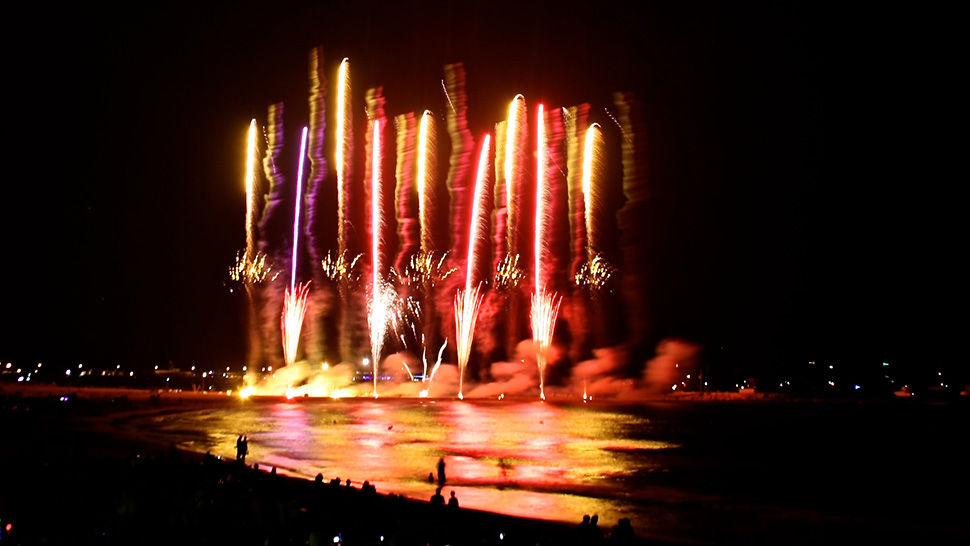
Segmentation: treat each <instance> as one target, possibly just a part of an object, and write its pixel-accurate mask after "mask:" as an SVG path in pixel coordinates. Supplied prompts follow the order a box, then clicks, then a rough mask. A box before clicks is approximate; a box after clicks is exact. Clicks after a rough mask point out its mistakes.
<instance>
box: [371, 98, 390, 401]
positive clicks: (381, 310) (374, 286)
mask: <svg viewBox="0 0 970 546" xmlns="http://www.w3.org/2000/svg"><path fill="white" fill-rule="evenodd" d="M381 121H382V118H381V117H375V118H374V120H373V122H372V124H373V126H374V127H373V131H372V135H373V136H372V139H371V161H370V165H371V168H370V171H371V176H370V179H371V180H370V183H371V185H370V201H371V203H370V205H371V206H370V209H371V210H370V221H371V226H370V228H371V229H370V232H371V249H370V250H371V289H370V301H369V302H368V306H367V307H368V309H367V322H368V326H369V329H370V351H371V365H372V366H373V368H372V369H373V371H374V398H377V378H378V375H379V372H378V366H379V365H380V361H381V349H383V347H384V338H385V336H386V335H387V326H388V324H389V322H390V318H391V306H392V304H393V301H394V298H393V296H391V295H390V294H389V292H390V287H389V286H385V285H384V283H383V282H382V281H381V226H383V224H384V219H383V217H382V216H381V209H382V207H381V196H382V195H383V193H384V192H383V188H382V180H381V155H382V150H381Z"/></svg>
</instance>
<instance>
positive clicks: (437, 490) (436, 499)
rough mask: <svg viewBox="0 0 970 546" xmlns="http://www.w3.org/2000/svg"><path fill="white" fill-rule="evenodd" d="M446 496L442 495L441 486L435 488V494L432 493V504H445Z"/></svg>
mask: <svg viewBox="0 0 970 546" xmlns="http://www.w3.org/2000/svg"><path fill="white" fill-rule="evenodd" d="M444 505H445V498H444V497H443V496H441V488H440V487H438V488H435V490H434V495H431V506H444Z"/></svg>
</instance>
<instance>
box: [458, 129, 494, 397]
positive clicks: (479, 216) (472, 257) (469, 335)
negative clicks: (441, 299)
mask: <svg viewBox="0 0 970 546" xmlns="http://www.w3.org/2000/svg"><path fill="white" fill-rule="evenodd" d="M489 144H490V142H489V135H487V134H486V135H485V136H484V137H482V151H481V153H480V155H479V157H478V174H477V175H476V177H475V190H474V194H473V195H472V198H473V199H474V201H473V202H472V215H471V224H470V226H469V230H468V254H467V258H466V259H465V290H464V291H462V290H461V289H459V290H458V293H457V294H455V338H456V340H457V346H458V398H459V399H462V398H464V393H463V392H462V387H463V384H464V378H465V367H466V366H467V365H468V355H469V353H470V352H471V348H472V341H473V340H474V338H475V322H476V321H477V319H478V309H479V307H480V306H481V304H482V296H481V294H480V290H481V283H478V284H474V278H475V273H476V269H477V268H478V248H477V247H478V241H479V239H481V238H482V233H483V232H485V230H487V229H488V212H487V211H486V210H485V207H484V206H483V204H484V203H485V202H487V200H488V198H489V193H490V191H489V187H488V165H489Z"/></svg>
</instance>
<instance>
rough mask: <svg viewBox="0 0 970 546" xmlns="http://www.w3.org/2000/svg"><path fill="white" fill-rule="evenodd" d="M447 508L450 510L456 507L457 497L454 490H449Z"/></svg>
mask: <svg viewBox="0 0 970 546" xmlns="http://www.w3.org/2000/svg"><path fill="white" fill-rule="evenodd" d="M448 508H449V509H451V510H457V509H458V497H456V496H455V491H454V490H452V491H451V497H450V498H449V499H448Z"/></svg>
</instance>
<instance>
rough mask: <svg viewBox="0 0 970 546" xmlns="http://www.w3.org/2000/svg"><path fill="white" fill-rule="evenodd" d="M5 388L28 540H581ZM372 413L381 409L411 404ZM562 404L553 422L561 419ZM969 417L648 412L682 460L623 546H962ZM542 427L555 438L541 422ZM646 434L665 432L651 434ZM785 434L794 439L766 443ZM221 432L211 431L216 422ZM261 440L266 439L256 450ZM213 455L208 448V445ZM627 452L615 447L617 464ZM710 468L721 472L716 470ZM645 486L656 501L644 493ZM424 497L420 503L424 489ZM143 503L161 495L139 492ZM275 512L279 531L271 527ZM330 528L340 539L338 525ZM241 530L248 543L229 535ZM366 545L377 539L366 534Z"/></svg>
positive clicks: (911, 412) (530, 522)
mask: <svg viewBox="0 0 970 546" xmlns="http://www.w3.org/2000/svg"><path fill="white" fill-rule="evenodd" d="M4 387H5V390H4V391H3V392H0V396H2V397H3V400H4V401H5V406H4V409H3V415H4V423H5V429H6V431H5V435H4V437H5V441H4V442H3V447H2V448H0V454H2V455H3V460H4V462H5V467H7V468H15V469H17V471H15V472H11V474H12V475H13V476H14V479H13V482H12V484H11V485H10V486H8V487H5V488H4V491H3V495H2V499H0V502H2V505H0V509H2V512H0V517H3V518H4V521H8V520H7V519H6V518H7V517H8V516H7V515H8V514H11V513H14V514H15V517H17V518H19V519H20V521H21V522H22V524H23V525H24V527H21V528H24V529H40V530H43V531H44V532H47V533H49V532H53V531H52V529H54V527H51V526H49V525H46V522H47V521H49V520H51V519H52V518H60V519H66V520H68V521H69V523H70V524H69V525H66V526H64V527H66V528H71V529H75V530H78V532H80V530H84V529H87V530H89V532H90V533H93V534H86V535H84V536H85V537H86V538H87V539H92V540H90V541H87V542H85V541H78V540H68V541H67V542H65V541H64V540H60V541H58V540H54V541H53V542H51V541H48V543H88V542H90V543H119V544H120V543H130V542H139V543H145V542H146V541H148V542H149V543H152V542H151V541H152V540H157V542H155V543H168V541H169V540H171V541H175V540H180V541H181V542H180V543H187V544H193V543H198V544H218V543H233V544H235V543H242V544H249V543H253V544H256V543H259V544H264V543H284V544H305V543H313V541H314V540H316V541H319V540H322V539H323V538H326V542H328V543H333V540H334V537H338V538H339V540H340V541H342V542H343V543H347V544H350V543H354V544H368V543H371V542H370V541H376V542H373V543H375V544H379V543H381V542H380V540H379V538H380V536H384V537H385V541H384V543H400V544H433V543H438V542H436V541H439V540H440V541H441V542H440V543H442V544H444V543H449V544H460V543H470V544H491V543H495V544H526V543H528V544H574V543H587V542H588V540H589V537H588V536H586V535H584V534H582V531H581V530H580V527H579V517H578V516H576V517H574V516H568V517H565V518H563V519H562V520H560V521H551V520H549V518H548V517H546V518H545V519H528V518H516V517H510V516H502V515H496V514H491V513H489V512H485V511H478V510H470V509H468V508H467V506H465V505H464V504H463V507H462V508H461V510H460V511H458V513H457V514H456V513H452V512H444V513H436V512H434V511H433V510H432V507H431V506H430V505H429V503H428V502H427V500H426V499H425V498H422V497H420V496H416V497H415V496H412V497H413V498H411V499H408V498H405V497H404V496H400V495H385V493H388V491H387V490H386V489H384V488H383V487H381V486H378V488H377V493H378V494H377V495H374V496H373V497H368V496H365V495H360V494H359V493H360V490H361V482H362V481H363V480H365V479H368V478H369V477H370V478H371V479H373V478H374V476H369V475H360V474H344V475H343V476H342V477H343V478H352V479H353V486H352V487H351V488H349V489H348V488H346V487H340V488H339V489H331V488H330V487H328V486H327V485H326V484H327V482H329V481H330V480H331V479H332V478H333V477H334V476H332V475H330V474H328V475H325V476H322V478H323V480H322V481H323V483H322V484H315V483H314V480H313V479H312V477H310V476H312V471H310V470H304V471H302V472H298V474H301V475H302V477H299V478H288V477H286V476H284V475H283V474H284V473H287V472H288V470H287V469H286V467H285V466H282V463H283V462H285V461H284V460H283V459H281V458H274V457H273V456H272V455H271V453H269V452H268V451H266V449H268V447H267V446H262V445H258V447H257V450H256V456H255V457H253V458H252V459H249V460H247V463H248V464H247V465H246V466H244V467H243V466H242V465H238V464H234V463H233V461H232V459H233V455H234V453H233V452H232V451H231V450H230V449H229V448H222V449H213V451H212V454H213V456H212V458H210V459H209V460H208V464H204V463H203V453H204V451H203V450H202V448H200V449H196V450H191V449H190V450H186V449H178V447H176V448H175V449H173V445H172V444H175V443H178V444H180V445H183V446H184V445H197V446H205V445H206V444H204V443H195V442H194V441H187V440H186V439H185V438H194V437H195V436H197V434H195V433H192V432H191V431H189V430H188V429H187V428H186V427H187V426H188V425H189V424H191V423H192V422H193V421H192V420H191V419H195V420H196V421H197V420H198V419H199V417H198V416H199V415H201V416H205V417H206V418H210V417H211V416H215V415H220V414H222V413H225V412H230V413H231V412H232V411H234V410H233V407H235V406H234V404H236V405H238V400H236V399H232V398H229V397H226V396H225V395H213V394H201V393H176V392H165V393H160V395H159V396H158V398H153V396H154V395H156V393H151V392H149V391H137V390H131V391H123V390H115V389H91V390H84V391H79V392H77V393H75V392H73V391H72V390H71V389H70V388H69V387H57V388H54V387H46V388H45V387H44V386H40V387H32V388H31V389H29V390H23V389H21V390H19V391H18V392H20V394H15V393H14V391H13V390H11V389H7V388H6V387H7V386H6V385H4ZM20 396H24V397H26V398H24V400H30V402H29V403H27V404H24V405H22V407H19V408H14V407H12V405H11V402H12V401H16V400H17V399H18V398H19V397H20ZM382 403H383V404H385V405H384V406H383V408H384V410H383V411H387V412H392V410H394V408H405V409H407V408H409V407H410V405H411V404H413V402H408V401H398V402H395V401H391V400H388V401H383V402H382ZM442 403H444V402H442ZM264 404H265V405H264V406H263V407H262V409H260V408H259V407H257V408H256V409H255V410H254V409H252V408H250V409H248V410H247V411H262V412H263V413H265V414H271V413H273V411H277V412H278V411H280V408H282V410H284V411H286V412H298V413H299V414H300V415H304V414H305V415H304V417H306V416H309V415H312V411H313V410H314V408H316V407H317V406H318V405H319V404H320V403H319V402H313V401H306V402H304V401H291V402H285V401H283V402H264ZM345 404H350V407H351V408H355V411H357V410H360V409H361V408H373V404H375V402H373V401H371V402H366V401H355V402H346V403H341V405H342V406H341V407H343V405H345ZM466 406H468V408H467V409H468V411H471V409H473V408H476V407H479V406H481V404H478V405H477V406H471V405H468V404H466V405H465V406H462V407H466ZM554 406H555V405H554ZM27 407H29V408H30V409H29V411H26V410H25V408H27ZM514 407H515V406H513V405H509V406H502V411H507V412H511V411H512V410H513V408H514ZM556 407H557V408H558V409H560V410H562V409H563V408H562V407H561V404H560V405H559V406H556ZM551 409H552V408H550V409H549V411H551ZM966 409H967V408H966V405H965V404H963V403H962V401H958V402H957V403H956V404H953V405H947V404H921V405H912V404H909V402H908V401H896V400H890V401H888V402H882V401H880V402H872V403H860V402H849V403H847V402H808V403H806V402H781V401H777V400H773V401H768V400H762V401H756V402H740V401H737V400H735V401H726V400H714V401H711V402H709V403H697V402H675V403H664V404H663V405H662V406H660V407H659V408H654V409H651V408H643V409H638V410H631V411H642V412H645V413H644V414H645V415H651V416H655V415H657V413H656V410H659V411H660V412H661V413H660V415H667V414H670V415H674V416H675V417H673V421H672V422H671V423H669V424H668V425H667V426H668V428H669V429H670V431H672V432H670V431H668V433H672V434H674V435H675V437H676V438H679V439H680V440H679V441H680V443H681V444H683V446H682V447H681V448H679V449H677V450H674V453H675V455H674V457H675V459H676V460H675V461H673V462H671V460H670V456H666V458H667V461H666V462H665V463H664V465H662V466H667V467H669V468H668V470H669V471H664V472H661V473H658V474H648V475H647V476H646V479H645V480H640V481H636V480H634V481H630V480H629V479H624V480H622V481H621V482H620V483H622V484H623V485H622V486H621V489H620V490H617V491H616V492H614V493H613V494H614V495H617V497H616V498H618V499H619V498H621V497H622V496H625V495H628V494H629V495H633V494H636V495H639V496H640V498H641V500H640V501H638V502H639V504H638V506H640V507H641V508H642V509H643V510H641V512H640V513H641V514H645V516H644V517H639V518H633V521H632V528H633V530H634V532H635V535H636V538H635V539H634V541H633V542H632V543H649V544H813V543H820V542H826V541H828V542H831V541H842V540H858V541H863V542H882V543H887V544H894V543H903V542H906V541H916V542H922V543H927V542H928V543H951V542H961V541H963V540H964V539H965V538H967V537H970V529H968V527H967V525H966V523H965V521H964V518H963V517H962V516H961V510H960V506H961V505H960V504H959V502H956V503H955V502H954V501H952V500H950V498H951V497H950V492H952V491H960V490H961V489H963V488H964V486H965V485H966V478H965V475H964V474H963V473H961V472H960V470H959V469H960V465H959V461H960V459H961V457H962V456H961V453H962V452H963V451H962V450H961V449H959V448H958V444H959V438H958V437H956V436H954V434H955V431H956V430H957V429H956V428H955V425H958V423H960V422H965V421H963V418H964V416H965V415H966ZM271 410H272V411H271ZM408 411H411V410H408ZM544 411H545V410H544ZM651 412H654V413H651ZM287 415H288V413H287ZM383 415H384V417H385V418H387V419H390V417H387V415H386V414H383ZM480 415H482V414H476V416H480ZM509 415H511V414H510V413H509ZM543 415H546V417H544V419H545V420H546V422H547V424H549V423H550V421H549V417H548V414H543ZM598 415H599V414H598ZM312 421H313V419H309V422H312ZM151 422H165V423H167V424H169V423H174V424H169V425H168V426H171V427H175V428H176V429H177V430H175V431H167V432H166V434H148V433H147V432H149V431H148V428H147V427H146V426H145V423H151ZM651 422H652V423H653V424H657V422H658V420H657V419H656V418H653V420H652V421H651ZM780 425H784V426H785V427H787V430H778V431H776V430H775V429H776V428H777V427H779V426H780ZM213 426H214V427H215V428H216V429H218V428H220V426H221V425H213ZM267 426H269V427H270V428H274V427H277V426H279V423H278V422H276V421H270V422H269V424H268V425H267ZM658 426H659V425H658ZM383 428H385V427H382V429H383ZM400 428H401V425H400V424H398V423H397V422H395V425H394V432H393V433H392V432H391V431H378V432H380V433H381V434H387V435H390V434H398V433H403V431H401V430H399V429H400ZM461 428H464V429H467V428H469V427H467V426H465V427H461ZM301 431H302V432H301ZM227 432H228V434H233V433H234V432H235V431H234V430H233V431H227ZM279 434H283V435H285V434H291V435H292V434H295V435H296V436H297V437H298V438H297V440H298V443H297V444H293V445H296V447H297V448H299V446H300V445H304V444H301V443H299V442H306V441H307V440H305V439H302V438H300V437H302V436H310V435H313V434H315V432H314V430H313V427H312V426H309V428H306V429H304V428H300V430H299V431H298V430H295V429H294V430H282V431H280V432H279ZM210 436H211V434H210ZM165 438H172V439H173V441H171V442H166V441H164V439H165ZM262 441H263V442H267V443H271V442H272V441H273V440H272V438H271V437H270V436H264V437H263V440H262ZM222 443H225V441H222ZM221 445H222V444H221V443H219V442H216V443H215V444H213V447H216V448H218V447H219V446H221ZM287 445H291V444H281V447H280V449H286V448H287ZM622 445H624V444H623V443H622V442H617V443H613V445H612V446H611V447H610V449H613V450H616V449H617V447H618V446H622ZM315 449H316V448H314V450H315ZM311 451H313V450H311ZM620 451H621V452H622V451H623V450H622V449H621V450H620ZM619 455H620V456H626V455H624V454H623V453H620V454H619ZM630 456H632V455H630ZM220 457H221V460H220V459H219V458H220ZM637 457H640V455H637ZM449 460H452V459H449ZM267 461H271V462H273V463H279V464H281V467H280V470H281V472H280V473H279V474H277V475H276V476H273V477H272V481H269V480H266V479H263V478H265V477H269V476H271V472H272V468H271V467H270V466H269V465H267V464H266V463H267ZM711 461H715V462H717V461H720V462H718V463H717V464H714V465H712V464H711ZM260 462H261V463H262V464H260V469H259V470H258V471H256V470H253V468H252V467H253V466H254V463H256V464H258V463H260ZM674 463H676V464H674ZM429 464H431V463H429ZM355 468H361V467H360V466H357V467H355ZM203 469H207V470H203ZM244 469H245V470H244ZM457 470H460V467H457ZM456 474H459V476H457V478H458V480H459V481H458V482H457V483H458V484H459V485H458V486H455V488H456V489H458V491H459V499H461V498H465V497H464V495H463V494H462V491H470V489H464V490H463V489H462V488H461V483H462V482H461V481H460V480H461V476H460V474H461V472H456ZM451 478H452V474H451V473H449V483H448V484H447V486H446V487H445V491H443V494H444V495H445V496H447V494H448V489H449V488H451V487H452V486H453V484H454V483H456V482H452V481H451ZM132 484H138V486H137V487H133V485H132ZM255 484H260V485H259V487H262V486H264V485H272V488H273V491H274V495H276V496H274V497H273V498H271V499H270V498H267V497H266V496H265V492H264V491H263V492H261V491H262V490H261V489H259V487H256V486H255ZM645 484H646V486H648V487H651V488H653V490H652V491H650V492H646V493H645V492H644V491H643V490H642V488H643V487H645ZM481 485H482V484H479V488H480V487H481ZM314 487H316V489H314ZM426 487H428V488H429V489H428V490H429V491H430V490H431V489H433V487H434V486H433V485H429V484H426ZM631 488H632V489H631ZM152 491H154V492H155V493H154V494H149V493H147V492H152ZM501 494H508V495H510V496H509V497H508V498H510V499H511V498H512V497H511V495H513V494H514V491H513V489H512V488H509V489H505V490H504V493H500V495H501ZM500 498H503V497H500ZM644 499H646V500H644ZM190 501H191V502H190ZM620 504H622V503H620ZM269 506H273V507H275V508H273V509H269V508H267V507H269ZM25 507H33V509H28V508H25ZM98 507H101V508H98ZM160 507H164V509H161V508H160ZM267 510H269V511H270V512H272V514H273V517H271V518H270V517H268V516H267V515H266V512H267ZM170 513H171V514H170ZM213 514H215V515H213ZM173 518H174V519H173ZM26 522H32V523H26ZM95 522H98V524H97V525H95V524H94V523H95ZM254 522H255V523H254ZM334 522H336V523H337V525H336V526H330V524H331V523H334ZM617 523H618V521H617V518H615V517H613V518H612V519H600V525H599V530H600V533H601V534H602V535H603V536H604V540H605V539H606V538H605V537H608V536H609V535H610V532H611V531H612V527H613V526H614V525H616V524H617ZM99 526H100V527H99ZM156 527H158V528H160V529H161V531H159V530H158V529H156ZM318 527H319V528H318ZM338 527H339V528H340V529H338ZM57 528H58V529H59V528H61V526H58V527H57ZM98 529H101V531H98ZM145 529H152V530H154V531H153V532H152V533H148V534H147V535H146V536H144V537H143V536H141V535H137V534H136V533H137V532H139V531H138V530H145ZM236 529H245V532H242V531H240V533H241V535H242V536H239V537H237V536H236V534H234V533H236V531H234V530H236ZM341 529H343V530H341ZM280 530H285V531H284V532H283V533H282V535H281V536H280V537H277V538H273V536H271V535H273V534H274V533H276V534H279V532H280ZM586 530H588V528H586ZM15 531H16V529H15ZM371 531H376V532H378V533H383V535H381V534H377V535H373V536H371V535H370V534H367V533H371ZM85 532H88V531H85ZM98 532H103V533H105V534H103V535H98V534H97V533H98ZM314 532H316V533H317V534H316V535H314ZM321 533H322V534H321ZM329 533H334V534H329ZM441 533H446V534H444V535H443V534H441ZM447 533H451V534H447ZM22 534H27V533H26V531H24V532H22ZM323 534H329V536H327V537H323ZM500 534H501V536H502V538H499V535H500ZM365 535H366V536H365ZM314 536H315V537H316V538H313V537H314ZM92 537H93V538H92ZM99 537H103V538H99ZM112 537H114V538H112ZM161 537H166V538H165V540H163V539H162V538H161ZM580 537H583V538H580ZM60 538H62V539H63V538H69V537H60ZM122 538H123V539H122ZM95 539H96V540H95ZM124 539H127V540H124ZM274 541H275V542H274ZM279 541H282V542H279ZM395 541H396V542H395ZM41 542H42V541H36V540H35V541H33V542H30V541H24V542H22V543H24V544H27V543H41ZM14 543H16V542H14Z"/></svg>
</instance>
